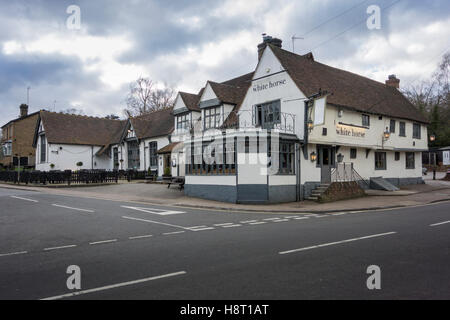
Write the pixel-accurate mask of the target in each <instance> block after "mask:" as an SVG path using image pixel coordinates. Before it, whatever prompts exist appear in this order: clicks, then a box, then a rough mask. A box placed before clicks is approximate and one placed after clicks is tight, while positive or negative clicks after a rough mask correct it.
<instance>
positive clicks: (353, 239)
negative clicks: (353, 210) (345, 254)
mask: <svg viewBox="0 0 450 320" xmlns="http://www.w3.org/2000/svg"><path fill="white" fill-rule="evenodd" d="M395 233H397V232H394V231H392V232H385V233H379V234H373V235H370V236H364V237H358V238H352V239H347V240H342V241H335V242H329V243H323V244H319V245H316V246H310V247H305V248H299V249H293V250H287V251H281V252H278V253H279V254H287V253H294V252H299V251H306V250H311V249H317V248H322V247H327V246H331V245H335V244H341V243H346V242H353V241H358V240H364V239H370V238H376V237H382V236H387V235H391V234H395Z"/></svg>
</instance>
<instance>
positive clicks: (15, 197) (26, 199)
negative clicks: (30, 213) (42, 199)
mask: <svg viewBox="0 0 450 320" xmlns="http://www.w3.org/2000/svg"><path fill="white" fill-rule="evenodd" d="M11 198H14V199H20V200H25V201H30V202H39V201H37V200H33V199H28V198H22V197H17V196H11Z"/></svg>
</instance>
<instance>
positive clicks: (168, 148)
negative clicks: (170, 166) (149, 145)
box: [157, 142, 181, 153]
mask: <svg viewBox="0 0 450 320" xmlns="http://www.w3.org/2000/svg"><path fill="white" fill-rule="evenodd" d="M180 143H181V142H172V143H169V144H168V145H167V146H165V147H162V148H161V149H159V150H158V151H157V153H169V152H172V150H173V148H175V147H176V146H177V145H179V144H180Z"/></svg>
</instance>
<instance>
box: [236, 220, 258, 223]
mask: <svg viewBox="0 0 450 320" xmlns="http://www.w3.org/2000/svg"><path fill="white" fill-rule="evenodd" d="M256 221H258V220H245V221H239V223H250V222H256Z"/></svg>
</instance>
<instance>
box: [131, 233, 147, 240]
mask: <svg viewBox="0 0 450 320" xmlns="http://www.w3.org/2000/svg"><path fill="white" fill-rule="evenodd" d="M150 237H153V235H151V234H146V235H143V236H134V237H129V238H128V239H130V240H133V239H143V238H150Z"/></svg>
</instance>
